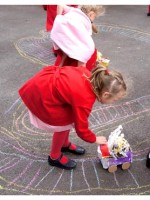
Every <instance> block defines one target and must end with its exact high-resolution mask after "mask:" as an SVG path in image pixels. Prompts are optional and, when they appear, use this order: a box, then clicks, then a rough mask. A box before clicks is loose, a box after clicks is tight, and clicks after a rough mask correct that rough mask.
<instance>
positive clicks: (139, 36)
mask: <svg viewBox="0 0 150 200" xmlns="http://www.w3.org/2000/svg"><path fill="white" fill-rule="evenodd" d="M97 28H98V30H99V32H103V33H105V32H107V33H108V34H111V35H112V34H114V35H116V34H117V35H121V36H125V37H127V38H131V39H134V40H137V41H141V42H144V43H148V44H149V43H150V34H149V33H147V32H143V31H141V30H133V29H132V28H131V27H125V26H120V27H118V26H115V25H109V24H97ZM49 34H50V33H47V32H45V31H44V30H41V31H40V35H41V36H42V37H28V38H21V39H20V40H18V41H16V42H15V43H14V45H15V47H16V49H17V50H18V52H19V53H20V55H21V56H23V57H25V58H28V59H29V60H31V61H32V62H36V63H38V64H41V65H50V64H53V63H54V61H55V56H54V55H53V53H52V41H51V40H50V35H49ZM98 43H100V41H98V40H97V41H96V44H97V45H98ZM99 46H101V43H100V44H99Z"/></svg>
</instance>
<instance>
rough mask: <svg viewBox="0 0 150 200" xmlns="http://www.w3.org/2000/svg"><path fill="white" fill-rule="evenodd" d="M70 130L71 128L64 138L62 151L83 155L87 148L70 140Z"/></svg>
mask: <svg viewBox="0 0 150 200" xmlns="http://www.w3.org/2000/svg"><path fill="white" fill-rule="evenodd" d="M69 132H70V130H68V133H67V132H66V134H65V135H66V138H65V140H64V144H63V146H62V149H61V151H62V152H70V153H73V154H77V155H82V154H84V153H85V149H84V148H83V147H80V146H77V145H75V144H74V143H71V142H70V140H69Z"/></svg>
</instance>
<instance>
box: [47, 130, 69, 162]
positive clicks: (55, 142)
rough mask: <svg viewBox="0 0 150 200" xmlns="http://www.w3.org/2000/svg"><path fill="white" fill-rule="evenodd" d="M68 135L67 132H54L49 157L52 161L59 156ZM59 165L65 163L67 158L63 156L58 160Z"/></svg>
mask: <svg viewBox="0 0 150 200" xmlns="http://www.w3.org/2000/svg"><path fill="white" fill-rule="evenodd" d="M67 135H68V131H62V132H55V133H54V135H53V139H52V146H51V151H50V157H51V158H52V159H53V160H56V159H57V158H59V157H60V156H61V154H62V153H61V148H62V146H63V144H64V142H65V140H66V136H67ZM60 162H61V163H63V164H64V163H67V162H68V158H67V157H65V156H63V157H62V159H61V160H60Z"/></svg>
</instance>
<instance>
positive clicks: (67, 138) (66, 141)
mask: <svg viewBox="0 0 150 200" xmlns="http://www.w3.org/2000/svg"><path fill="white" fill-rule="evenodd" d="M69 133H70V130H68V133H66V138H65V141H64V144H63V147H68V146H69V149H70V150H75V149H76V148H77V146H76V145H75V144H73V143H71V142H70V140H69Z"/></svg>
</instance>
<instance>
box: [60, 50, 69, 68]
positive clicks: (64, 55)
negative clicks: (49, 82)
mask: <svg viewBox="0 0 150 200" xmlns="http://www.w3.org/2000/svg"><path fill="white" fill-rule="evenodd" d="M66 58H67V55H66V54H65V53H64V52H63V54H62V59H61V63H60V64H59V67H62V66H63V65H64V61H65V59H66Z"/></svg>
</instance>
